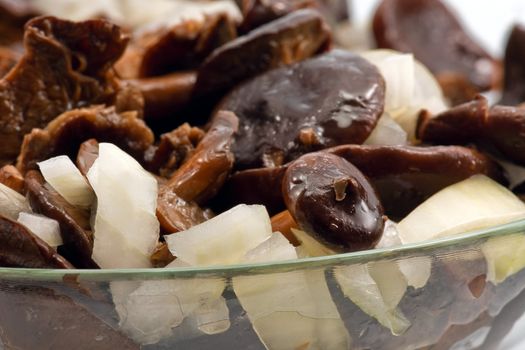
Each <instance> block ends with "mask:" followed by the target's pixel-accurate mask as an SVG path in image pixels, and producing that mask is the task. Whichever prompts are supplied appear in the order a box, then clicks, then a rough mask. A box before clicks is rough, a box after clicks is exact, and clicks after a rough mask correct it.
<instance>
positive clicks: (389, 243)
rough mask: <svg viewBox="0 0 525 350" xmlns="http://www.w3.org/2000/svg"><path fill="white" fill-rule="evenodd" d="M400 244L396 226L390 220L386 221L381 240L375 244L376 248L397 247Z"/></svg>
mask: <svg viewBox="0 0 525 350" xmlns="http://www.w3.org/2000/svg"><path fill="white" fill-rule="evenodd" d="M401 244H403V243H401V238H400V237H399V231H398V230H397V224H396V223H395V222H393V221H392V220H387V221H386V222H385V227H384V228H383V234H382V235H381V239H380V240H379V242H378V243H377V244H376V246H375V247H376V248H390V247H397V246H400V245H401Z"/></svg>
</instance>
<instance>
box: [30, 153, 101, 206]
mask: <svg viewBox="0 0 525 350" xmlns="http://www.w3.org/2000/svg"><path fill="white" fill-rule="evenodd" d="M38 166H39V168H40V171H41V172H42V175H43V176H44V179H46V181H47V182H48V183H49V184H50V185H51V186H52V187H53V188H54V189H55V190H56V191H57V192H58V193H59V194H60V195H61V196H62V197H64V199H65V200H66V201H68V202H69V203H70V204H72V205H77V206H81V207H89V206H91V204H92V203H93V200H94V198H95V194H94V193H93V190H92V189H91V187H90V186H89V184H88V182H87V180H86V178H85V177H84V176H82V174H81V173H80V171H79V170H78V169H77V167H76V166H75V164H73V162H72V161H71V159H69V157H67V156H58V157H54V158H51V159H48V160H46V161H43V162H40V163H38Z"/></svg>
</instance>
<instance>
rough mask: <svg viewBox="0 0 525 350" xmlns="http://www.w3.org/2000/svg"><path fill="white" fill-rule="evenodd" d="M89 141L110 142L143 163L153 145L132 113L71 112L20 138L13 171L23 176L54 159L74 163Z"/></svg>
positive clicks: (99, 109)
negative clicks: (62, 156)
mask: <svg viewBox="0 0 525 350" xmlns="http://www.w3.org/2000/svg"><path fill="white" fill-rule="evenodd" d="M91 138H95V139H97V141H99V142H112V143H114V144H116V145H117V146H119V147H120V148H122V149H123V150H125V151H126V152H127V153H129V154H131V155H132V156H133V157H135V158H136V159H138V160H139V161H144V156H145V152H146V150H148V149H149V147H151V145H152V144H153V141H154V136H153V132H152V131H151V130H150V129H149V128H148V127H147V126H146V124H145V123H144V121H143V120H141V119H139V118H137V112H135V111H129V112H123V113H117V112H116V111H115V108H114V107H104V106H93V107H89V108H82V109H74V110H71V111H67V112H65V113H63V114H61V115H60V116H58V117H57V118H55V119H54V120H53V121H52V122H50V123H49V124H48V125H47V126H46V128H45V129H33V130H32V131H31V133H29V134H27V135H26V136H25V137H24V142H23V144H22V149H21V151H20V156H19V157H18V162H17V167H18V169H19V170H20V171H21V172H22V173H24V172H26V171H27V170H31V169H36V163H37V162H39V161H43V160H46V159H48V158H51V157H53V156H56V155H62V154H66V155H68V156H69V157H70V158H71V159H75V157H76V155H77V151H78V148H79V146H80V144H81V143H82V142H84V141H86V140H88V139H91Z"/></svg>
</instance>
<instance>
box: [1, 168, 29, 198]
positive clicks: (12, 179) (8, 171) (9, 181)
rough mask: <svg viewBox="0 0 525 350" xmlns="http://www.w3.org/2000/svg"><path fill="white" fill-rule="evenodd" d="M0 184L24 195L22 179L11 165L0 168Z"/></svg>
mask: <svg viewBox="0 0 525 350" xmlns="http://www.w3.org/2000/svg"><path fill="white" fill-rule="evenodd" d="M0 183H1V184H3V185H6V186H7V187H9V188H11V189H13V190H15V191H16V192H18V193H24V177H23V176H22V174H21V173H20V172H19V171H18V169H17V168H15V167H14V166H12V165H4V166H3V167H2V168H0Z"/></svg>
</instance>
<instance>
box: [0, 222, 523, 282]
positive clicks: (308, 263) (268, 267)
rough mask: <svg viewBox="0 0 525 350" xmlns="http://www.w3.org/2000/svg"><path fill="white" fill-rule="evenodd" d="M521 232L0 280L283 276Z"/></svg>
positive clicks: (516, 225) (32, 273)
mask: <svg viewBox="0 0 525 350" xmlns="http://www.w3.org/2000/svg"><path fill="white" fill-rule="evenodd" d="M522 232H525V218H523V219H520V220H517V221H513V222H510V223H507V224H503V225H498V226H494V227H490V228H486V229H481V230H476V231H472V232H467V233H463V234H459V235H454V236H449V237H443V238H439V239H435V240H430V241H425V242H418V243H412V244H405V245H401V246H397V247H391V248H379V249H370V250H364V251H357V252H350V253H342V254H337V255H327V256H321V257H313V258H301V259H295V260H287V261H279V262H264V263H256V264H236V265H220V266H203V267H184V268H148V269H145V268H141V269H101V270H80V269H72V270H63V269H29V268H5V267H4V268H0V277H1V278H16V279H30V280H47V281H51V280H62V279H64V278H68V279H69V278H74V279H77V278H80V279H82V280H84V281H85V280H97V281H100V280H118V279H122V280H128V279H139V278H140V279H165V278H191V277H195V276H199V277H206V276H207V275H208V276H214V277H220V276H223V277H229V276H234V275H242V274H247V273H250V274H253V273H256V274H262V273H268V272H272V273H276V272H287V271H291V270H296V269H314V268H324V267H327V266H336V265H343V264H349V263H359V262H366V261H373V260H380V259H396V258H402V257H405V256H407V255H422V254H425V253H428V252H429V251H433V250H438V249H444V248H459V247H458V245H460V246H469V245H472V244H474V243H476V242H478V241H481V240H485V239H487V238H491V237H495V236H500V235H507V234H516V233H522Z"/></svg>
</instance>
